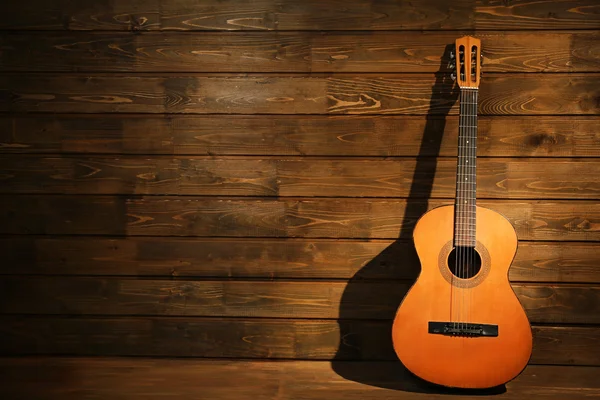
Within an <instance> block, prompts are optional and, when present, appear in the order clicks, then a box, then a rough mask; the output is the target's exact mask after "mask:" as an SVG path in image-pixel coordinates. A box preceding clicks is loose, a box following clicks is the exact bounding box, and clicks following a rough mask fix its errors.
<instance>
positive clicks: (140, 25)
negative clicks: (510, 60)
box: [0, 0, 600, 31]
mask: <svg viewBox="0 0 600 400" xmlns="http://www.w3.org/2000/svg"><path fill="white" fill-rule="evenodd" d="M597 7H598V5H597V2H595V0H566V1H560V2H556V1H550V0H542V1H539V0H537V1H536V0H523V1H519V2H518V3H516V4H513V3H503V2H487V1H477V2H473V1H455V2H453V3H452V4H448V3H447V2H444V1H440V0H422V1H419V3H418V4H416V3H411V2H381V1H374V0H349V1H344V2H335V4H333V5H332V4H329V3H328V4H325V3H324V2H322V1H318V0H306V1H303V2H295V1H293V0H278V1H273V0H255V1H252V3H238V2H235V3H230V2H222V1H218V0H203V1H202V2H195V1H192V0H182V1H176V2H174V1H169V0H150V1H148V0H119V1H118V2H114V1H109V0H81V1H78V2H75V3H73V2H70V1H68V0H50V1H48V0H45V1H42V0H26V1H20V2H10V3H8V4H7V5H5V7H4V10H5V11H4V12H3V13H2V17H1V18H0V29H43V30H63V29H68V30H127V31H139V30H156V29H168V30H357V29H358V30H427V29H433V30H439V29H450V30H452V29H478V30H481V29H495V30H511V29H581V28H587V29H597V28H598V26H600V19H599V18H598V13H597V10H598V8H597Z"/></svg>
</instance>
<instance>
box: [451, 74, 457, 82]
mask: <svg viewBox="0 0 600 400" xmlns="http://www.w3.org/2000/svg"><path fill="white" fill-rule="evenodd" d="M450 78H452V80H453V81H455V80H456V73H454V72H453V73H451V74H450Z"/></svg>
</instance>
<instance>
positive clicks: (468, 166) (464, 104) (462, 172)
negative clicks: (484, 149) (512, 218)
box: [454, 89, 478, 246]
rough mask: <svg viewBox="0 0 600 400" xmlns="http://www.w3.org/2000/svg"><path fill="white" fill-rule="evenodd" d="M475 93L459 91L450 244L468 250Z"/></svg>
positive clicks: (473, 224) (474, 177) (472, 218)
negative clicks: (456, 151) (458, 117)
mask: <svg viewBox="0 0 600 400" xmlns="http://www.w3.org/2000/svg"><path fill="white" fill-rule="evenodd" d="M477 94H478V91H477V89H474V90H473V89H461V94H460V95H461V96H460V99H461V100H460V119H459V124H458V143H457V145H458V157H457V166H456V199H455V214H454V218H455V220H454V232H455V233H454V243H455V244H456V245H464V246H472V245H474V243H475V228H476V224H477V218H476V213H477V208H476V207H477V206H476V193H477V189H476V188H477V175H476V163H477V160H476V156H477V130H478V126H477Z"/></svg>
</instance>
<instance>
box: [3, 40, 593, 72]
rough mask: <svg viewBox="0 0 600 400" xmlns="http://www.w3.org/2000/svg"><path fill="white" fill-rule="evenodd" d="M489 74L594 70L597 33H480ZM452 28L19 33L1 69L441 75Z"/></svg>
mask: <svg viewBox="0 0 600 400" xmlns="http://www.w3.org/2000/svg"><path fill="white" fill-rule="evenodd" d="M476 35H477V37H478V38H479V39H481V40H482V42H483V43H484V50H485V52H484V54H485V58H484V61H485V65H484V69H483V71H484V72H485V73H488V72H599V71H600V44H599V43H600V40H599V38H600V35H598V32H597V31H574V32H569V31H567V32H551V33H549V32H536V33H533V34H532V33H529V32H527V31H525V32H514V33H512V32H508V33H498V32H493V31H492V32H485V31H478V32H477V34H476ZM455 39H456V33H455V32H440V33H438V32H403V33H391V32H379V33H378V32H349V33H347V32H332V33H328V34H327V35H324V34H322V33H318V32H294V33H285V32H282V33H275V32H268V33H263V32H245V33H226V32H225V33H210V32H209V33H204V34H202V35H197V34H189V35H188V34H182V33H172V32H150V33H147V34H143V35H139V34H135V33H98V32H96V33H84V32H81V33H80V32H78V33H62V32H57V33H48V32H31V33H27V34H23V32H18V33H14V34H11V33H10V32H9V33H8V34H7V35H4V36H3V37H2V38H0V47H2V50H3V51H2V53H1V54H0V71H41V72H49V71H56V72H59V71H63V72H87V71H89V72H107V71H111V72H246V73H247V72H304V73H308V72H348V73H353V72H385V73H397V72H448V71H449V69H448V68H447V65H448V62H449V59H448V54H443V52H444V49H445V48H446V46H447V45H448V44H451V43H454V40H455Z"/></svg>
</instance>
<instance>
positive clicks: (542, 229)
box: [0, 195, 600, 241]
mask: <svg viewBox="0 0 600 400" xmlns="http://www.w3.org/2000/svg"><path fill="white" fill-rule="evenodd" d="M448 204H450V202H449V201H448V200H430V201H427V204H425V202H424V201H423V200H421V199H418V200H415V201H411V202H408V203H407V201H406V200H390V199H388V200H381V199H349V198H346V199H336V198H329V199H295V198H288V199H269V198H267V199H239V198H233V199H231V198H219V199H216V198H210V197H200V198H198V197H187V196H186V197H167V196H164V197H163V196H161V197H137V196H136V197H123V196H76V195H72V196H62V195H52V196H39V195H18V196H15V195H12V196H11V195H2V196H0V234H75V235H78V234H87V235H90V234H95V235H123V234H127V235H136V236H138V235H139V236H156V235H160V236H229V237H247V236H251V237H306V238H310V237H312V238H372V239H396V238H410V237H411V235H412V230H413V227H414V223H415V222H416V220H417V219H418V218H420V217H421V215H422V214H423V213H424V212H425V211H427V209H431V208H434V207H437V206H441V205H448ZM478 204H479V205H480V206H483V207H487V208H491V209H493V210H495V211H497V212H499V213H501V214H503V215H504V216H506V218H507V219H508V220H509V221H510V222H511V223H512V224H513V225H514V227H515V229H516V231H517V235H518V237H519V239H520V240H556V241H600V229H598V226H599V224H600V222H599V221H600V204H599V203H598V202H596V201H583V200H579V201H558V200H555V201H545V200H530V201H525V200H521V201H516V200H481V201H479V202H478Z"/></svg>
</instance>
